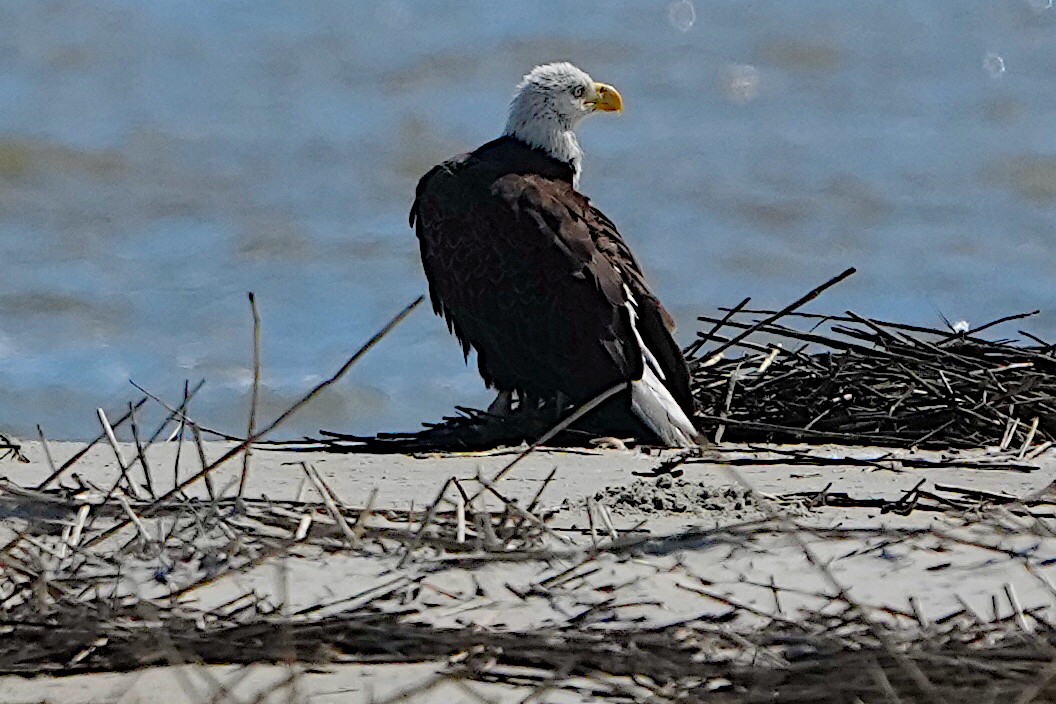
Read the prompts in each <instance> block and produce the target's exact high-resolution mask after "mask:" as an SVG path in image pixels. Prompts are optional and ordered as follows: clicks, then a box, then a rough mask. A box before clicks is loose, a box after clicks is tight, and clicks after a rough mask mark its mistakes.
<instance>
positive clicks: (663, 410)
mask: <svg viewBox="0 0 1056 704" xmlns="http://www.w3.org/2000/svg"><path fill="white" fill-rule="evenodd" d="M631 409H632V410H633V411H634V414H635V415H636V416H638V418H639V419H641V421H642V422H643V423H645V424H646V425H647V426H649V429H650V430H652V431H653V432H654V433H656V435H657V437H659V438H660V439H661V440H663V441H664V444H666V445H668V446H670V447H695V446H696V445H697V444H698V443H697V442H696V437H697V435H698V433H697V429H696V428H694V427H693V423H691V422H690V420H689V418H687V417H686V414H685V412H684V411H683V410H682V407H681V406H679V405H678V401H676V400H675V397H674V396H672V395H671V392H670V391H668V390H667V387H666V386H664V382H662V381H660V379H658V378H657V376H656V374H655V373H654V372H653V369H652V367H650V366H649V365H648V364H647V365H645V373H644V374H643V375H642V378H641V379H639V380H638V381H632V382H631Z"/></svg>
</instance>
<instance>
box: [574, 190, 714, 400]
mask: <svg viewBox="0 0 1056 704" xmlns="http://www.w3.org/2000/svg"><path fill="white" fill-rule="evenodd" d="M577 196H579V198H580V199H581V200H582V202H583V206H584V207H586V208H589V211H590V215H589V216H588V221H589V223H590V228H591V231H592V232H593V233H594V239H595V242H596V243H597V246H598V250H599V251H600V252H602V254H603V255H604V256H605V258H606V260H607V261H608V263H609V264H610V265H611V266H613V267H615V268H617V269H618V270H619V271H620V272H621V274H622V277H621V278H622V280H623V282H624V283H626V284H627V287H628V288H629V289H630V290H631V294H632V295H633V296H634V299H635V302H636V306H635V309H636V310H637V312H638V332H639V334H640V335H641V336H642V340H643V341H644V342H645V345H646V347H648V348H649V351H650V352H652V353H653V356H654V357H656V360H657V362H658V363H659V365H660V368H661V369H662V370H663V372H664V380H665V386H667V388H668V390H669V391H670V392H671V395H672V396H674V397H675V400H676V401H678V405H679V406H681V407H682V410H683V411H685V412H686V415H688V416H689V417H690V418H692V417H693V413H694V410H695V402H694V400H693V393H692V391H691V390H690V381H689V368H688V367H687V366H686V358H685V357H684V356H683V354H682V350H681V348H680V347H679V346H678V343H677V342H675V339H674V337H672V333H673V332H674V331H675V321H674V319H673V318H672V317H671V314H670V313H668V312H667V309H665V308H664V306H663V304H661V303H660V300H659V299H658V298H657V297H656V296H655V295H654V294H653V292H652V291H651V290H650V289H649V285H648V284H647V283H646V281H645V274H643V273H642V268H641V267H640V266H639V265H638V261H637V259H635V257H634V254H633V253H632V252H631V249H630V247H628V246H627V243H626V242H625V241H624V240H623V237H622V236H621V235H620V233H619V231H618V230H617V229H616V225H614V224H613V222H612V221H611V220H609V218H608V217H606V216H605V214H604V213H602V212H601V211H600V210H598V209H597V208H595V207H593V206H591V205H590V203H589V200H588V199H587V198H586V197H584V196H582V195H579V194H577Z"/></svg>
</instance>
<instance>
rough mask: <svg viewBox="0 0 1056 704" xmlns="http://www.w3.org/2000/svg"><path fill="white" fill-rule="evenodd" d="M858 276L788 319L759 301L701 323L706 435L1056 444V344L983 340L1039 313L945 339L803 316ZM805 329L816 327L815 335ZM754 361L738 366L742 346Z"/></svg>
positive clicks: (691, 355) (909, 329)
mask: <svg viewBox="0 0 1056 704" xmlns="http://www.w3.org/2000/svg"><path fill="white" fill-rule="evenodd" d="M851 273H853V269H851V270H848V271H846V272H844V273H843V274H841V275H840V276H838V277H836V278H834V279H832V280H830V281H829V282H827V283H826V284H824V285H822V286H820V287H818V288H817V289H814V290H813V291H811V292H810V293H808V294H807V295H806V296H804V297H803V298H801V299H799V300H798V301H796V302H795V303H793V304H792V305H790V306H788V307H786V308H784V309H782V310H779V311H770V310H753V309H749V308H748V307H747V306H748V304H749V302H750V299H747V298H746V299H744V300H743V301H741V303H739V304H738V305H736V306H734V307H732V308H727V309H721V310H723V311H724V312H725V314H724V315H722V316H719V317H715V316H701V317H700V320H701V321H702V322H704V323H706V324H707V325H708V329H707V330H705V331H702V332H700V333H699V334H698V340H697V341H696V342H694V343H693V344H692V345H690V346H689V347H688V348H687V349H686V354H687V356H688V359H689V363H690V367H691V370H692V377H693V391H694V395H695V397H696V398H697V401H698V403H699V406H700V419H701V421H702V425H704V426H705V427H708V428H710V429H712V430H713V437H714V439H715V440H717V441H721V440H722V439H726V440H733V441H747V442H753V441H772V442H790V441H791V442H814V443H817V442H836V443H842V444H857V445H881V446H897V447H913V446H919V447H954V448H969V447H998V448H1000V449H1001V450H1012V451H1013V452H1014V453H1015V454H1018V456H1019V457H1021V458H1022V457H1030V456H1033V455H1037V454H1040V453H1041V452H1044V450H1045V449H1047V448H1048V447H1050V446H1051V445H1052V443H1053V441H1054V440H1056V345H1052V344H1049V343H1046V342H1044V341H1042V340H1040V339H1038V338H1037V337H1035V336H1033V335H1031V334H1030V333H1027V332H1024V331H1020V335H1022V336H1023V337H1024V338H1027V339H1029V340H1030V343H1029V344H1021V343H1018V342H1015V341H1012V340H1007V339H996V340H992V339H987V338H986V337H983V336H982V335H981V333H983V332H985V331H987V330H989V329H991V328H993V327H995V326H997V325H999V324H1001V323H1007V322H1012V321H1016V320H1020V319H1022V318H1026V317H1029V316H1031V315H1034V314H1036V313H1037V312H1038V311H1034V312H1032V313H1024V314H1019V315H1011V316H1007V317H1004V318H1000V319H998V320H994V321H991V322H988V323H986V324H984V325H979V326H977V327H974V328H969V327H967V325H966V324H964V323H962V324H957V325H951V326H950V329H949V330H937V329H932V328H927V327H921V326H916V325H905V324H901V323H891V322H886V321H882V320H876V319H872V318H867V317H864V316H861V315H858V314H856V313H854V312H852V311H847V312H846V313H844V314H843V315H815V314H807V313H801V312H798V311H797V308H799V307H800V306H801V305H802V304H803V303H805V302H807V301H809V300H812V299H813V298H814V297H816V296H817V295H818V294H819V293H821V292H822V291H824V290H825V289H826V288H829V287H830V286H832V285H834V284H835V283H838V282H839V281H842V280H843V279H844V278H846V277H847V276H849V275H850V274H851ZM803 328H805V329H803ZM734 347H736V348H741V349H745V350H747V353H746V354H744V355H740V356H734V357H727V352H728V351H729V350H730V349H731V348H734Z"/></svg>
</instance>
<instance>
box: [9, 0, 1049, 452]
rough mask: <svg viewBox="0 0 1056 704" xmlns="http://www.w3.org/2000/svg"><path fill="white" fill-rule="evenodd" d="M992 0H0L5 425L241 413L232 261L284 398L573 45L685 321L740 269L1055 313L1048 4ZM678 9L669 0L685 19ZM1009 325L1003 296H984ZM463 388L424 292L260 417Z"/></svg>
mask: <svg viewBox="0 0 1056 704" xmlns="http://www.w3.org/2000/svg"><path fill="white" fill-rule="evenodd" d="M1047 5H1048V3H1047V1H1046V0H994V1H991V2H962V1H959V0H958V1H954V0H949V1H946V2H938V1H936V2H928V3H923V2H915V1H914V2H909V1H906V2H898V1H894V0H884V1H879V0H878V1H870V0H862V1H860V2H854V3H848V2H843V1H842V0H825V1H822V0H817V1H812V2H783V3H777V2H761V3H746V2H741V1H737V2H734V1H729V2H717V1H708V2H704V1H703V0H693V2H692V3H690V2H689V0H680V2H679V3H677V4H672V3H669V2H666V1H664V2H641V0H628V1H626V2H609V3H598V4H594V3H582V2H557V1H556V0H550V1H547V2H532V3H516V4H514V3H496V2H484V1H480V2H458V3H455V2H435V3H412V2H402V1H401V0H390V1H389V2H381V3H348V2H344V1H343V0H342V1H334V2H307V1H304V0H300V1H293V0H291V1H289V2H273V1H264V0H252V1H249V0H245V1H235V0H227V1H224V2H219V1H217V2H212V3H208V2H203V1H199V0H195V1H193V2H192V1H190V0H187V1H185V2H175V1H173V2H161V1H158V0H154V1H152V2H149V3H145V2H140V1H138V0H109V1H105V0H96V1H95V2H92V3H85V2H74V1H72V0H54V1H50V0H49V1H33V2H30V1H25V2H21V1H16V0H6V1H5V2H4V3H2V4H0V262H2V270H0V271H2V274H3V276H2V278H0V431H6V432H14V433H23V434H24V433H29V432H30V431H31V430H32V429H33V427H34V424H35V423H38V422H39V423H42V424H43V425H44V428H45V430H46V432H47V433H48V434H49V436H52V437H84V436H87V435H91V434H94V433H95V432H96V431H97V420H96V418H95V412H94V410H95V408H96V406H100V405H102V406H105V407H106V408H108V409H117V408H120V406H121V405H122V404H123V403H126V402H127V401H128V400H129V399H133V398H136V392H135V390H134V389H133V388H132V387H131V386H130V385H129V384H128V380H129V379H130V378H131V379H134V380H135V381H136V382H137V383H139V384H142V385H144V386H146V387H147V388H149V389H152V390H154V391H156V392H157V393H159V394H161V395H163V396H164V397H165V398H167V399H170V400H174V399H176V398H177V397H178V395H179V391H180V389H181V388H182V385H183V379H185V378H191V379H192V381H196V380H197V379H199V378H204V379H206V381H207V383H206V386H205V388H204V389H203V391H202V392H201V394H200V395H199V397H198V398H197V399H196V400H195V402H194V404H193V405H192V410H193V414H194V415H196V416H198V417H199V418H200V419H201V421H202V422H204V423H206V424H209V425H214V426H216V427H219V428H221V429H225V430H229V431H233V432H238V431H239V429H240V428H241V427H242V426H243V424H244V418H245V414H246V408H247V405H248V392H249V384H250V376H251V375H250V369H249V362H250V352H251V335H250V331H251V327H250V325H251V322H250V320H251V319H250V314H249V307H248V304H247V301H246V292H247V291H254V292H256V294H257V297H258V300H259V303H260V310H261V314H262V316H263V320H264V327H263V341H264V351H263V361H264V401H265V410H264V415H265V416H268V415H271V414H274V413H276V412H277V411H278V410H279V409H280V407H281V406H282V405H283V404H285V403H288V402H290V401H292V400H293V399H295V398H296V397H297V396H298V395H299V394H300V393H302V392H303V391H304V390H305V389H306V388H308V387H310V386H311V385H312V384H314V383H316V382H318V381H319V380H321V379H322V378H324V377H325V376H328V375H329V374H330V373H332V371H334V370H335V369H336V368H337V367H338V366H339V365H340V364H341V362H342V361H343V360H344V359H345V358H346V357H347V356H348V355H349V354H350V353H351V352H352V351H353V350H354V349H355V348H356V347H357V346H358V345H359V344H360V343H361V342H362V341H363V340H365V339H366V338H367V337H369V335H371V334H372V333H373V332H374V331H375V330H376V329H377V328H378V327H379V326H380V325H381V324H382V323H383V322H384V321H385V320H386V319H387V318H388V317H389V316H391V315H392V314H393V313H395V311H397V310H398V309H399V308H400V307H402V306H403V305H404V304H405V303H407V302H408V301H410V300H411V299H412V298H414V297H415V296H416V295H418V294H419V293H421V292H423V291H424V279H423V275H422V272H421V269H420V265H419V262H418V251H417V243H416V241H415V239H414V237H413V234H412V233H411V231H410V230H409V229H408V228H407V224H406V217H407V210H408V208H409V205H410V201H411V196H412V192H413V188H414V184H415V183H416V181H417V178H418V177H419V176H420V175H421V173H423V172H424V171H425V170H426V169H428V168H429V167H430V166H431V165H433V164H434V163H436V162H437V161H440V160H442V159H444V158H446V157H448V156H450V155H452V154H454V153H457V152H459V151H463V150H466V149H469V148H472V147H474V146H476V145H478V144H480V143H481V142H484V141H486V140H488V139H490V138H492V137H494V136H496V135H497V132H498V130H499V129H500V127H501V125H502V124H503V122H504V113H505V108H506V104H507V101H508V99H509V96H510V92H511V89H512V86H513V85H514V83H515V82H516V81H517V80H518V79H519V77H520V76H521V74H522V73H524V72H525V71H526V70H527V69H529V68H530V67H531V66H532V65H534V64H536V63H541V62H545V61H551V60H558V59H569V60H572V61H574V62H575V63H577V64H579V65H580V66H582V67H583V68H585V69H586V70H588V71H589V72H591V73H592V75H593V76H594V77H595V78H596V79H597V80H603V81H605V82H608V83H612V84H613V85H615V86H617V87H618V88H619V89H620V90H621V92H622V93H623V96H624V99H625V104H626V108H627V110H626V112H625V113H624V114H623V115H622V116H620V117H612V116H598V117H595V118H593V119H591V120H589V121H588V122H587V123H585V124H584V125H583V127H582V129H581V141H582V142H583V144H584V146H585V149H586V151H587V157H586V171H585V175H584V178H583V182H582V185H581V186H582V190H583V191H584V192H586V193H587V194H588V195H590V196H591V197H592V199H593V200H594V201H595V203H596V204H597V205H599V206H600V207H601V208H602V209H603V210H604V211H605V212H606V213H607V214H608V215H609V216H610V217H612V218H613V219H614V220H615V222H616V223H617V224H618V225H619V226H620V228H621V230H622V231H623V233H624V234H625V236H626V237H627V239H628V240H629V241H630V242H631V243H632V245H633V247H634V248H635V250H636V251H637V252H638V254H639V257H640V259H641V260H642V261H643V263H644V265H645V267H646V269H647V271H648V273H649V275H650V277H651V280H652V282H653V284H654V287H655V288H656V290H657V291H658V293H659V294H660V296H661V298H662V299H663V300H664V301H665V303H666V304H667V305H668V307H669V308H670V309H671V310H672V312H673V314H674V315H675V317H676V318H677V320H678V321H679V323H680V336H681V339H682V341H683V342H688V341H689V340H690V339H692V332H693V331H694V330H695V329H696V325H695V316H696V315H698V314H702V313H711V312H713V311H714V310H715V308H716V307H717V306H720V305H730V304H733V303H735V302H737V301H739V300H740V299H741V298H743V297H744V296H746V295H751V296H753V297H754V301H755V302H756V303H758V304H759V305H767V306H780V305H783V304H785V303H787V302H789V301H791V300H793V299H794V298H796V297H797V296H798V295H800V294H801V293H803V292H805V291H806V290H808V289H810V288H811V287H813V286H814V285H815V284H817V283H819V282H821V281H823V280H825V279H827V278H829V277H830V276H832V275H834V274H836V273H838V272H839V271H841V270H842V269H843V268H845V267H847V266H851V265H854V266H857V267H858V268H859V273H858V274H857V275H856V276H855V277H853V278H852V279H851V280H849V281H848V282H846V283H844V284H842V285H840V286H839V287H837V288H836V289H834V290H832V291H830V292H828V293H827V294H825V296H824V297H822V298H821V299H820V300H819V301H817V302H816V303H814V304H812V305H811V309H812V310H815V311H833V312H840V311H843V310H845V309H848V308H850V309H853V310H855V311H856V312H859V313H863V314H869V315H874V316H877V317H886V318H889V319H898V320H903V321H906V322H914V323H922V324H931V325H937V324H941V317H940V312H941V313H942V314H944V315H946V317H948V318H950V319H951V320H958V319H967V320H968V321H969V322H975V323H981V322H984V321H985V320H987V319H989V318H992V317H997V316H1000V315H1003V314H1007V313H1012V312H1018V311H1023V310H1030V309H1034V308H1040V309H1041V310H1042V311H1043V312H1042V315H1040V316H1038V317H1037V318H1035V319H1033V320H1032V321H1030V322H1029V323H1028V324H1026V325H1027V326H1028V329H1030V330H1031V331H1033V332H1035V333H1037V334H1039V335H1042V336H1047V337H1051V338H1056V287H1054V286H1053V283H1052V277H1053V273H1054V272H1056V228H1054V225H1056V78H1054V76H1056V50H1054V49H1053V47H1056V8H1050V7H1047ZM690 20H692V22H690ZM1003 332H1005V333H1006V334H1008V335H1015V332H1016V331H1015V326H1012V327H1010V328H1009V329H1006V330H1004V331H1003ZM487 400H488V394H486V393H485V392H484V390H483V389H482V386H481V384H480V381H479V379H478V378H477V376H476V373H475V371H474V370H473V368H472V367H470V368H467V367H466V366H465V365H464V364H463V362H462V358H461V354H460V352H459V350H458V347H457V345H456V344H454V342H453V341H452V340H451V339H449V337H448V335H447V332H446V329H445V328H444V326H443V324H442V323H441V322H440V321H439V320H438V319H436V318H434V317H432V315H431V314H430V313H429V312H428V311H427V310H426V308H425V307H423V308H422V309H421V310H419V311H418V312H416V313H415V314H414V315H413V316H412V317H411V318H410V319H409V320H408V321H407V322H406V323H405V324H404V325H403V326H401V327H400V328H399V329H398V330H397V331H396V332H395V333H394V334H393V335H392V336H391V337H390V338H389V339H387V340H386V341H385V342H384V343H383V344H382V345H381V346H380V347H379V348H378V349H376V350H375V351H374V352H373V353H372V354H371V355H369V356H368V357H367V358H366V359H364V361H363V362H362V363H361V364H359V365H358V366H357V367H356V368H355V369H353V371H352V373H351V374H350V375H349V376H348V377H347V378H346V379H345V380H344V381H343V382H342V383H341V384H340V385H338V387H336V388H335V389H334V390H332V391H331V392H330V393H329V394H327V395H326V396H324V397H323V398H321V399H320V400H319V401H318V402H317V403H316V404H314V405H313V406H312V407H310V408H309V409H307V410H306V411H305V412H304V413H303V414H301V415H299V416H297V417H295V418H294V419H293V420H292V421H291V422H290V423H289V424H288V425H286V426H285V429H284V431H283V433H282V434H283V435H286V436H295V435H297V434H300V433H313V432H315V431H316V430H317V429H318V428H320V427H326V428H331V429H339V430H346V431H352V432H373V431H377V430H386V429H388V430H391V429H409V428H413V427H415V426H416V425H417V423H418V422H419V421H421V420H432V419H436V418H438V417H439V416H440V415H441V414H443V413H445V412H447V411H448V410H449V409H450V408H451V406H452V405H453V404H455V403H463V404H469V405H474V404H483V403H486V402H487Z"/></svg>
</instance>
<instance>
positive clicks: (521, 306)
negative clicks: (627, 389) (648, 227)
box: [410, 136, 693, 418]
mask: <svg viewBox="0 0 1056 704" xmlns="http://www.w3.org/2000/svg"><path fill="white" fill-rule="evenodd" d="M410 221H411V225H412V227H414V228H415V232H416V234H417V236H418V240H419V243H420V245H421V251H422V263H423V265H424V268H425V273H426V276H427V278H428V280H429V293H430V295H431V298H432V303H433V309H434V310H435V311H436V313H437V314H438V315H441V316H443V317H444V318H445V319H446V321H447V324H448V327H449V328H450V329H451V331H452V332H453V333H454V334H455V336H456V337H457V338H458V339H459V341H460V342H461V343H462V348H463V351H464V353H465V354H466V355H467V356H468V354H469V351H470V350H471V349H472V350H475V351H476V352H477V356H478V366H479V369H480V374H481V376H482V377H483V378H484V381H485V383H486V384H487V385H488V386H490V387H494V388H496V389H499V390H505V391H517V392H519V393H520V394H522V395H523V394H525V393H527V394H530V395H532V396H535V397H537V398H542V399H551V398H554V397H556V396H557V395H558V393H561V394H564V395H565V396H566V397H568V398H569V399H570V400H571V401H572V402H573V403H583V402H585V401H587V400H589V399H591V398H592V397H594V396H595V395H597V394H599V393H600V392H602V391H604V390H606V389H607V388H610V387H612V386H613V385H615V384H617V383H619V382H620V381H629V380H636V379H640V378H641V377H642V373H643V354H642V350H641V349H640V346H639V344H638V342H637V340H636V338H635V335H634V331H633V330H632V328H631V321H630V317H629V316H630V313H629V311H628V308H627V306H626V305H625V304H626V303H627V302H628V292H629V293H630V295H631V296H633V298H634V302H635V305H634V308H635V310H636V312H637V316H638V323H637V328H638V332H639V333H640V334H641V336H642V339H643V341H644V343H645V345H646V347H648V349H649V350H650V351H651V353H652V355H653V356H654V357H655V358H656V360H657V362H658V365H659V367H660V368H661V369H662V371H663V377H664V379H665V383H664V385H665V386H666V387H667V388H668V390H669V391H670V393H671V395H672V396H673V397H674V399H675V400H676V401H677V403H678V405H679V406H680V407H681V408H682V409H683V411H684V412H685V414H686V415H687V416H689V417H690V418H692V413H693V397H692V395H691V393H690V389H689V374H688V371H687V369H686V364H685V360H684V358H683V356H682V354H681V351H680V350H679V348H678V345H677V344H676V343H675V341H674V339H673V338H672V336H671V330H672V329H673V327H674V326H673V323H672V321H671V317H670V316H669V315H668V313H667V311H665V310H664V308H663V306H662V305H661V304H660V302H659V301H658V300H657V299H656V297H655V296H654V295H653V294H652V293H651V292H650V290H649V287H648V285H647V284H646V282H645V278H644V276H643V274H642V270H641V267H640V266H639V265H638V262H637V261H636V260H635V258H634V255H633V254H632V253H631V251H630V249H629V248H628V246H627V243H626V242H624V240H623V238H622V237H621V236H620V233H619V232H618V231H617V229H616V226H615V225H613V223H612V221H611V220H609V219H608V218H607V217H605V215H604V214H602V213H601V212H600V211H599V210H598V209H597V208H595V207H593V206H592V205H591V204H590V201H589V200H588V199H587V198H586V197H584V196H583V195H581V194H580V193H578V192H577V191H576V190H575V188H574V187H573V172H572V168H571V166H570V165H568V164H564V163H562V162H560V161H558V160H556V159H554V158H552V157H550V156H548V155H547V154H546V153H544V152H543V151H541V150H538V149H533V148H531V147H529V146H528V145H526V144H524V143H523V142H521V141H520V140H518V139H516V138H514V137H509V136H506V137H501V138H499V139H497V140H495V141H492V142H489V143H488V144H485V145H484V146H482V147H480V148H479V149H477V150H476V151H474V152H471V153H468V154H463V155H461V156H458V157H455V158H453V159H451V160H448V161H446V162H444V163H442V164H440V165H438V166H436V167H434V168H433V169H432V170H430V171H429V172H428V173H427V174H426V175H425V176H424V177H423V178H422V179H421V181H420V182H419V183H418V188H417V191H416V197H415V201H414V205H413V207H412V209H411V216H410ZM623 403H624V406H626V405H627V401H626V399H624V401H623Z"/></svg>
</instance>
